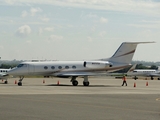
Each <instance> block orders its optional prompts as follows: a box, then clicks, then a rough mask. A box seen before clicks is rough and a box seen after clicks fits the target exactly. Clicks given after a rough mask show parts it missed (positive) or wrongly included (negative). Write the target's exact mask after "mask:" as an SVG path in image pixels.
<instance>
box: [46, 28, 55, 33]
mask: <svg viewBox="0 0 160 120" xmlns="http://www.w3.org/2000/svg"><path fill="white" fill-rule="evenodd" d="M44 30H45V31H49V32H52V31H53V30H54V29H53V27H46V28H44Z"/></svg>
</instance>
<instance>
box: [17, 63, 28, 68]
mask: <svg viewBox="0 0 160 120" xmlns="http://www.w3.org/2000/svg"><path fill="white" fill-rule="evenodd" d="M26 66H27V65H26V64H19V65H18V66H17V67H18V68H20V67H26Z"/></svg>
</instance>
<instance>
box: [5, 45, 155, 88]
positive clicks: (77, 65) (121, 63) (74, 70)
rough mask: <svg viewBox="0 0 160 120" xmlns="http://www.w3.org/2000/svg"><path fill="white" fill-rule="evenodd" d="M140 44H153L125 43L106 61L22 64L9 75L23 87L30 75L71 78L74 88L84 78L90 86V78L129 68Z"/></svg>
mask: <svg viewBox="0 0 160 120" xmlns="http://www.w3.org/2000/svg"><path fill="white" fill-rule="evenodd" d="M140 43H153V42H123V43H122V44H121V45H120V47H119V48H118V50H117V51H116V52H115V54H113V56H112V57H110V58H104V59H97V60H89V61H88V60H86V61H48V62H22V63H21V64H19V65H18V66H17V67H16V68H14V69H12V70H10V71H8V74H9V75H13V76H19V77H20V79H19V82H18V85H19V86H22V80H23V78H24V76H28V75H30V76H31V75H43V76H55V77H62V78H66V77H71V82H72V84H73V86H77V85H78V81H77V80H76V78H77V77H79V76H81V77H84V81H83V85H84V86H89V81H88V76H97V75H101V74H104V73H107V72H113V71H116V70H120V69H123V68H126V67H129V66H130V65H131V61H132V58H133V55H134V53H135V50H136V47H137V45H138V44H140Z"/></svg>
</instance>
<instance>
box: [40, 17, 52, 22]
mask: <svg viewBox="0 0 160 120" xmlns="http://www.w3.org/2000/svg"><path fill="white" fill-rule="evenodd" d="M41 20H42V21H43V22H48V21H49V20H50V19H49V18H47V17H42V18H41Z"/></svg>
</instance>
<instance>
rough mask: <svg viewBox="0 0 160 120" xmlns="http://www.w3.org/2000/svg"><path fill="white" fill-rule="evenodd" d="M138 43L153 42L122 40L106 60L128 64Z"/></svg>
mask: <svg viewBox="0 0 160 120" xmlns="http://www.w3.org/2000/svg"><path fill="white" fill-rule="evenodd" d="M140 43H153V42H123V43H122V44H121V45H120V47H119V48H118V49H117V51H116V52H115V53H114V55H113V56H112V57H111V58H109V59H108V60H109V61H110V62H112V63H121V64H130V63H131V61H132V58H133V55H134V53H135V51H136V48H137V45H138V44H140Z"/></svg>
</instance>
